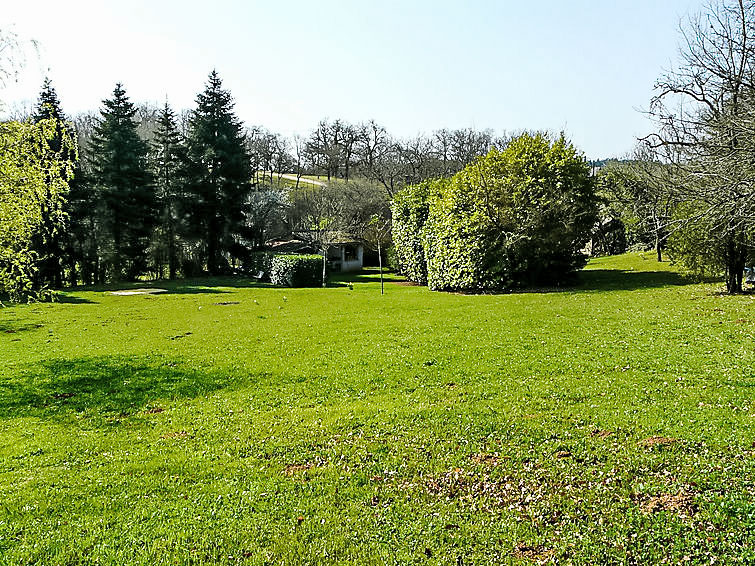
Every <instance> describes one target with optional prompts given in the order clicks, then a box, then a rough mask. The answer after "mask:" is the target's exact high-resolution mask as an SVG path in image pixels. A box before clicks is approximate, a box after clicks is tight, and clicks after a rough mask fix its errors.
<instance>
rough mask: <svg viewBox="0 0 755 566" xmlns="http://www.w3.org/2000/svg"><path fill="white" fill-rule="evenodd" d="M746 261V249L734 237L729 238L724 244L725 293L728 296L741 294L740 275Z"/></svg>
mask: <svg viewBox="0 0 755 566" xmlns="http://www.w3.org/2000/svg"><path fill="white" fill-rule="evenodd" d="M746 261H747V250H746V248H745V247H744V246H743V245H741V244H740V243H739V242H737V240H736V238H735V237H734V236H729V238H728V240H727V242H726V292H727V293H729V294H730V295H733V294H736V293H741V292H742V274H743V273H744V269H745V263H746Z"/></svg>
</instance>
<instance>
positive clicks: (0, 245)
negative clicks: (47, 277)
mask: <svg viewBox="0 0 755 566" xmlns="http://www.w3.org/2000/svg"><path fill="white" fill-rule="evenodd" d="M58 126H59V124H58V122H57V121H56V120H54V119H43V120H40V121H39V122H37V123H36V124H35V123H31V122H27V123H19V122H4V123H0V294H6V295H8V297H9V298H10V299H11V300H13V301H18V300H21V299H23V298H26V297H32V298H33V297H37V298H39V297H40V295H44V290H41V291H42V293H40V289H38V288H35V283H36V281H38V279H37V277H36V272H37V269H38V268H37V265H36V262H37V259H38V254H37V252H36V251H35V250H34V249H33V239H34V236H35V234H37V233H38V232H39V231H40V226H41V225H42V224H43V223H44V222H46V221H47V219H45V217H44V212H45V211H44V208H43V207H41V206H40V202H47V203H48V205H49V206H50V207H51V208H53V209H55V210H59V209H60V207H61V206H62V204H61V203H62V202H63V201H64V199H65V196H66V193H67V192H68V181H69V179H70V177H71V174H72V172H73V164H72V162H71V161H70V160H65V159H63V158H62V157H61V153H60V152H59V153H55V152H53V151H51V150H50V144H51V143H52V142H53V140H54V139H55V136H56V135H57V133H58V132H59V130H58ZM62 143H63V144H64V145H65V146H66V147H69V146H73V141H72V140H69V139H67V137H66V136H64V138H63V139H62ZM55 218H56V219H57V220H58V221H62V218H61V216H59V215H58V216H55ZM54 228H55V230H57V229H58V228H59V227H58V226H56V227H54Z"/></svg>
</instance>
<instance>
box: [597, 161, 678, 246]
mask: <svg viewBox="0 0 755 566" xmlns="http://www.w3.org/2000/svg"><path fill="white" fill-rule="evenodd" d="M633 157H634V159H632V160H629V161H623V162H615V163H609V164H608V165H607V166H606V167H604V168H603V169H601V171H600V173H599V174H598V187H599V192H600V194H601V196H602V197H604V199H605V201H606V205H607V207H608V212H609V214H610V215H611V216H612V217H613V218H614V219H620V220H621V221H622V222H623V224H624V226H625V227H626V231H627V235H628V240H629V245H633V246H641V247H643V248H644V249H653V250H655V253H656V257H657V259H658V261H662V258H663V256H662V254H663V252H664V250H665V249H666V244H667V241H668V238H669V235H670V233H671V230H672V214H673V211H674V207H675V205H676V204H677V202H678V200H677V194H676V191H675V190H674V184H675V181H674V178H673V176H674V169H673V167H672V166H671V165H669V164H666V163H662V162H660V161H657V160H655V159H654V158H653V156H652V153H651V152H649V150H648V149H647V148H646V147H641V148H638V150H637V151H636V152H635V154H634V156H633Z"/></svg>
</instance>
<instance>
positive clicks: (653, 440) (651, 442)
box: [639, 436, 679, 448]
mask: <svg viewBox="0 0 755 566" xmlns="http://www.w3.org/2000/svg"><path fill="white" fill-rule="evenodd" d="M677 442H679V441H678V440H677V439H676V438H669V437H667V436H651V437H649V438H645V439H644V440H640V442H639V444H640V446H643V447H645V448H653V447H655V446H671V445H673V444H676V443H677Z"/></svg>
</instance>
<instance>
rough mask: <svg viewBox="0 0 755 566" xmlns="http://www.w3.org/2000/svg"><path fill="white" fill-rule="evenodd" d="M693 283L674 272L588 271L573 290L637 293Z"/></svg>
mask: <svg viewBox="0 0 755 566" xmlns="http://www.w3.org/2000/svg"><path fill="white" fill-rule="evenodd" d="M691 283H694V281H693V280H691V279H690V278H688V277H685V276H683V275H680V274H678V273H674V272H673V271H622V270H618V269H586V270H583V271H580V272H579V279H578V280H577V282H576V284H575V286H574V288H573V289H574V290H580V291H635V290H639V289H653V288H658V287H670V286H678V285H690V284H691ZM564 290H567V291H568V290H571V289H568V288H567V289H564Z"/></svg>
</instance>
